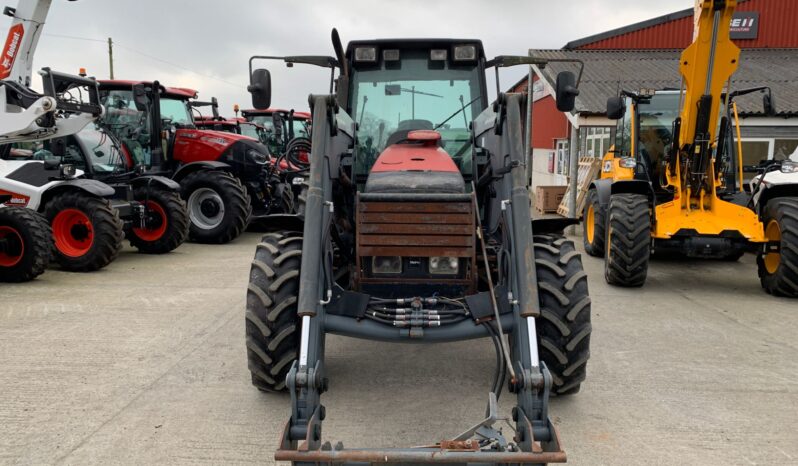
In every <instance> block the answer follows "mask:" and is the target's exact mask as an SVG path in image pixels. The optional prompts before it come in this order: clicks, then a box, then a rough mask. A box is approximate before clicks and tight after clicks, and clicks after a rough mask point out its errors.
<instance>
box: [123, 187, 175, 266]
mask: <svg viewBox="0 0 798 466" xmlns="http://www.w3.org/2000/svg"><path fill="white" fill-rule="evenodd" d="M133 198H134V199H135V200H136V201H138V202H141V203H142V204H144V205H145V206H146V208H147V212H148V216H147V217H148V218H147V224H146V226H145V227H144V228H141V227H132V228H130V231H128V232H127V237H128V241H130V245H131V246H133V247H135V248H136V249H138V250H139V252H143V253H145V254H163V253H167V252H169V251H172V250H174V249H175V248H177V247H178V246H180V245H181V244H183V241H185V240H186V238H187V237H188V223H189V220H188V210H187V209H186V203H185V202H183V200H182V199H180V194H179V193H176V192H174V191H170V190H166V189H161V188H153V187H150V188H147V187H145V186H141V187H138V188H136V189H135V190H133Z"/></svg>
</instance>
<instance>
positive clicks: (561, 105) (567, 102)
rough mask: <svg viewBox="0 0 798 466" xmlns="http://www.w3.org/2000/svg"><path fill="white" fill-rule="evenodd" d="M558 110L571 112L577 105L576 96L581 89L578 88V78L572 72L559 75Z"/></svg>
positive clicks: (563, 72)
mask: <svg viewBox="0 0 798 466" xmlns="http://www.w3.org/2000/svg"><path fill="white" fill-rule="evenodd" d="M556 90H557V110H559V111H561V112H570V111H571V110H573V109H574V106H575V105H576V96H578V95H579V89H577V88H576V77H575V76H574V74H573V73H571V72H570V71H561V72H559V73H557V89H556Z"/></svg>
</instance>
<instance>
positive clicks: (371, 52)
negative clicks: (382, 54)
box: [355, 47, 377, 63]
mask: <svg viewBox="0 0 798 466" xmlns="http://www.w3.org/2000/svg"><path fill="white" fill-rule="evenodd" d="M355 61H359V62H370V63H376V62H377V47H357V48H356V49H355Z"/></svg>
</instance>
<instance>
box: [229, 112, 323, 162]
mask: <svg viewBox="0 0 798 466" xmlns="http://www.w3.org/2000/svg"><path fill="white" fill-rule="evenodd" d="M241 115H242V116H243V118H244V120H245V121H246V122H249V123H250V124H254V125H257V126H256V127H255V128H257V129H258V134H259V135H260V136H259V139H261V140H262V141H263V143H264V144H266V146H268V147H269V150H270V151H271V153H272V154H282V153H284V152H285V150H286V148H287V146H288V143H289V142H291V140H292V139H294V138H297V137H301V138H310V120H311V118H310V113H307V112H296V111H294V110H285V109H281V108H267V109H248V110H242V111H241ZM245 130H248V131H249V132H250V133H251V132H252V128H244V127H243V125H242V134H243V131H245Z"/></svg>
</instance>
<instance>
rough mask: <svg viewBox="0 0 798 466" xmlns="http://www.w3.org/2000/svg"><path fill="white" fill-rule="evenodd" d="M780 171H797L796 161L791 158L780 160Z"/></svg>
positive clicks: (797, 163)
mask: <svg viewBox="0 0 798 466" xmlns="http://www.w3.org/2000/svg"><path fill="white" fill-rule="evenodd" d="M781 172H782V173H798V162H793V161H791V160H785V161H784V162H781Z"/></svg>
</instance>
